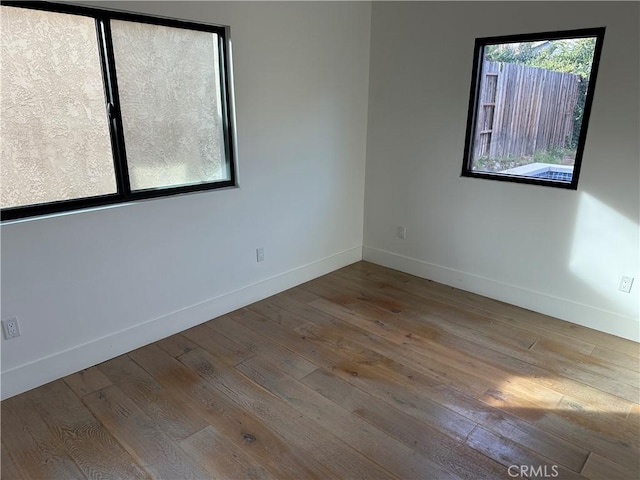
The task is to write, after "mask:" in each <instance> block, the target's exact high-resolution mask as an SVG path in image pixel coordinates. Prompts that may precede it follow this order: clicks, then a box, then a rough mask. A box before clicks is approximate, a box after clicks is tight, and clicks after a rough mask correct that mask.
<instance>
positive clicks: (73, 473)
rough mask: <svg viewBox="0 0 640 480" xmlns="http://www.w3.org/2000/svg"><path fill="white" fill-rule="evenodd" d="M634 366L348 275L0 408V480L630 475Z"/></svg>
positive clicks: (556, 336)
mask: <svg viewBox="0 0 640 480" xmlns="http://www.w3.org/2000/svg"><path fill="white" fill-rule="evenodd" d="M639 359H640V351H639V346H638V344H636V343H634V342H631V341H628V340H624V339H621V338H617V337H613V336H611V335H607V334H604V333H600V332H597V331H594V330H590V329H588V328H585V327H581V326H577V325H573V324H569V323H567V322H563V321H560V320H557V319H553V318H550V317H546V316H544V315H540V314H537V313H534V312H530V311H526V310H523V309H520V308H517V307H513V306H510V305H506V304H503V303H500V302H496V301H493V300H490V299H487V298H483V297H480V296H477V295H474V294H471V293H467V292H463V291H459V290H455V289H453V288H450V287H446V286H444V285H440V284H436V283H434V282H430V281H427V280H423V279H420V278H417V277H412V276H410V275H406V274H403V273H399V272H396V271H393V270H389V269H386V268H383V267H380V266H377V265H373V264H370V263H365V262H360V263H357V264H354V265H351V266H349V267H346V268H343V269H341V270H339V271H337V272H333V273H331V274H329V275H327V276H324V277H322V278H319V279H316V280H313V281H311V282H309V283H306V284H304V285H301V286H299V287H297V288H294V289H292V290H288V291H286V292H284V293H281V294H279V295H276V296H274V297H271V298H268V299H266V300H263V301H260V302H258V303H255V304H253V305H251V306H249V307H247V308H244V309H241V310H238V311H235V312H232V313H230V314H228V315H225V316H223V317H220V318H217V319H214V320H211V321H209V322H207V323H205V324H203V325H200V326H198V327H195V328H192V329H190V330H187V331H185V332H182V334H179V335H174V336H172V337H169V338H167V339H164V340H162V341H160V342H157V343H155V344H152V345H149V346H146V347H144V348H140V349H138V350H135V351H133V352H131V353H129V354H127V355H123V356H120V357H118V358H115V359H113V360H110V361H107V362H105V363H102V364H100V365H98V366H95V367H92V368H89V369H87V370H84V371H82V372H79V373H76V374H74V375H71V376H68V377H66V378H64V379H61V380H57V381H55V382H52V383H50V384H47V385H44V386H42V387H39V388H37V389H35V390H32V391H29V392H26V393H24V394H22V395H19V396H16V397H13V398H11V399H8V400H6V401H4V402H2V478H4V479H13V478H24V479H70V478H92V479H93V478H109V479H111V478H122V479H131V478H162V479H171V480H174V479H187V478H221V479H245V478H247V479H260V478H266V479H314V478H317V479H328V478H349V479H362V480H371V479H383V478H384V479H394V478H395V479H450V478H451V479H473V480H475V479H502V478H505V479H508V478H559V479H577V478H590V479H594V480H595V479H607V480H609V479H637V478H639V477H640V468H639V456H640V449H639V447H640V440H639V433H640V407H639V406H638V401H639V388H640V385H639V383H640V374H639V371H640V368H639V366H640V362H639Z"/></svg>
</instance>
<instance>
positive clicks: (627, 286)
mask: <svg viewBox="0 0 640 480" xmlns="http://www.w3.org/2000/svg"><path fill="white" fill-rule="evenodd" d="M632 286H633V277H624V276H623V277H622V278H620V285H619V286H618V290H620V291H621V292H624V293H631V287H632Z"/></svg>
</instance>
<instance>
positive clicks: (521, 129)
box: [474, 61, 580, 159]
mask: <svg viewBox="0 0 640 480" xmlns="http://www.w3.org/2000/svg"><path fill="white" fill-rule="evenodd" d="M579 80H580V77H579V76H577V75H574V74H571V73H559V72H553V71H550V70H544V69H542V68H533V67H526V66H523V65H515V64H512V63H499V62H488V61H485V62H484V66H483V69H482V78H481V79H480V95H479V103H478V110H477V119H476V134H475V139H474V159H478V158H480V157H488V158H500V157H518V158H519V157H523V156H528V155H533V153H534V152H536V151H539V150H551V149H554V148H564V147H565V145H566V144H567V143H568V142H570V141H571V137H572V135H573V113H574V109H575V106H576V102H577V100H578V83H579Z"/></svg>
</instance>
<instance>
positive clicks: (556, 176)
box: [532, 170, 573, 182]
mask: <svg viewBox="0 0 640 480" xmlns="http://www.w3.org/2000/svg"><path fill="white" fill-rule="evenodd" d="M532 177H533V178H544V179H547V180H555V181H557V182H571V179H572V178H573V173H571V172H554V171H552V170H547V171H546V172H541V173H538V174H536V175H532Z"/></svg>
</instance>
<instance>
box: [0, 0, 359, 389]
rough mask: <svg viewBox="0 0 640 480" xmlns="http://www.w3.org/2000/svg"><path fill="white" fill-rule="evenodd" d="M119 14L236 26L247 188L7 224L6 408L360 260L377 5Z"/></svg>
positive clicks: (165, 7)
mask: <svg viewBox="0 0 640 480" xmlns="http://www.w3.org/2000/svg"><path fill="white" fill-rule="evenodd" d="M98 5H100V4H98ZM102 5H107V4H102ZM110 6H111V7H113V8H119V9H127V10H131V11H138V12H143V13H151V14H158V15H164V16H170V17H176V18H184V19H191V20H196V21H203V22H210V23H219V24H227V25H230V26H231V36H232V41H233V55H234V73H235V90H236V107H237V123H238V145H239V172H240V188H237V189H230V190H224V191H213V192H208V193H199V194H193V195H188V196H182V197H174V198H166V199H160V200H152V201H146V202H142V203H138V204H131V205H124V206H120V207H116V208H110V209H101V210H97V211H91V212H84V213H73V214H69V215H62V216H58V217H54V218H47V219H34V220H29V221H24V222H20V223H15V224H9V225H4V226H3V227H2V318H7V317H10V316H14V315H17V316H18V317H19V320H20V326H21V329H22V336H20V337H19V338H16V339H13V340H11V341H6V340H4V339H3V340H2V343H1V347H2V396H3V397H4V398H6V397H8V396H11V395H15V394H16V393H19V392H21V391H24V390H26V389H29V388H32V387H35V386H37V385H40V384H42V383H45V382H48V381H50V380H53V379H55V378H58V377H60V376H63V375H66V374H68V373H71V372H74V371H77V370H79V369H82V368H85V367H87V366H90V365H92V364H95V363H97V362H100V361H103V360H105V359H108V358H111V357H113V356H115V355H118V354H121V353H124V352H126V351H129V350H131V349H134V348H136V347H139V346H141V345H144V344H146V343H149V342H152V341H154V340H158V339H160V338H163V337H165V336H168V335H170V334H172V333H175V332H178V331H181V330H183V329H185V328H187V327H189V326H192V325H195V324H198V323H201V322H203V321H206V320H208V319H210V318H212V317H215V316H217V315H220V314H222V313H224V312H227V311H230V310H232V309H234V308H238V307H240V306H243V305H246V304H249V303H251V302H253V301H255V300H257V299H259V298H262V297H265V296H268V295H271V294H273V293H276V292H278V291H280V290H283V289H286V288H289V287H291V286H294V285H296V284H299V283H301V282H303V281H306V280H308V279H310V278H313V277H314V276H318V275H320V274H324V273H327V272H329V271H331V270H334V269H336V268H339V267H341V266H344V265H346V264H349V263H352V262H354V261H357V260H359V259H361V255H362V248H361V246H362V231H363V199H364V168H365V146H366V121H367V95H368V92H367V86H368V74H369V63H368V62H369V38H370V13H371V6H370V4H369V3H364V2H357V3H324V2H323V3H308V2H303V3H262V2H258V3H244V2H238V3H204V2H202V3H193V4H185V3H180V2H166V3H165V2H140V3H136V4H134V3H124V2H123V3H117V2H114V3H112V4H110ZM258 246H264V248H265V257H266V259H265V262H264V263H260V264H258V263H256V259H255V249H256V247H258Z"/></svg>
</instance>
